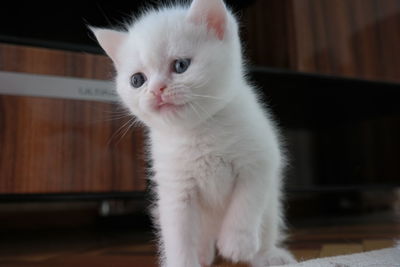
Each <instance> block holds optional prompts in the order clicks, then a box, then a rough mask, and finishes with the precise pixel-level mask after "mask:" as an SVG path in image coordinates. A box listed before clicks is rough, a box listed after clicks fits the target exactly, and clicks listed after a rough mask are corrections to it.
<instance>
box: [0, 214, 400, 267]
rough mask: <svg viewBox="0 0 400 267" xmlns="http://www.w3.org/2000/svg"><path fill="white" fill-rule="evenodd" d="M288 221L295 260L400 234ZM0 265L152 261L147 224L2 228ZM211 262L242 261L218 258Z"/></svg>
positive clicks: (369, 224) (369, 226)
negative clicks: (133, 226) (4, 229)
mask: <svg viewBox="0 0 400 267" xmlns="http://www.w3.org/2000/svg"><path fill="white" fill-rule="evenodd" d="M318 220H319V221H320V223H313V224H310V223H309V222H301V223H298V224H297V225H295V226H292V227H291V228H292V231H291V238H290V240H289V242H288V244H287V245H288V247H289V249H290V250H291V251H292V252H293V253H294V255H295V256H296V258H297V259H298V260H306V259H312V258H317V257H326V256H334V255H342V254H348V253H356V252H362V251H369V250H374V249H380V248H386V247H391V246H393V244H394V240H395V239H400V220H399V218H398V217H393V218H391V219H387V218H386V219H380V218H379V216H378V217H374V219H368V220H362V219H358V220H348V221H341V222H339V221H335V220H333V221H330V220H328V219H316V220H314V222H317V221H318ZM0 234H1V236H2V237H1V239H0V266H7V267H13V266H45V267H50V266H51V267H57V266H60V267H63V266H68V267H83V266H84V267H88V266H96V267H102V266H104V267H106V266H107V267H128V266H129V267H132V266H140V267H147V266H157V257H156V255H157V254H156V247H155V245H154V242H153V241H152V239H153V238H154V237H153V235H152V234H151V232H150V231H149V229H148V228H145V227H135V229H130V228H129V227H126V224H123V225H120V226H118V225H117V226H115V225H114V226H113V227H112V228H110V227H103V226H101V227H98V226H96V227H91V228H90V227H89V228H70V229H62V228H61V229H60V228H54V229H51V228H47V229H39V230H29V231H27V230H20V229H19V230H18V231H15V230H14V231H11V232H10V231H8V232H1V233H0ZM215 266H220V267H221V266H224V267H227V266H246V265H243V264H236V265H234V264H230V263H227V262H224V261H222V260H220V259H219V260H218V261H217V263H216V264H215Z"/></svg>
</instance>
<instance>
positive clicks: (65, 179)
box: [0, 44, 146, 194]
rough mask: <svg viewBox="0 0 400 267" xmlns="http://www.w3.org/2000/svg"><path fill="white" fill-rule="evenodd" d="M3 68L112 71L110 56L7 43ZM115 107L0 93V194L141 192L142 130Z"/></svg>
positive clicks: (0, 51)
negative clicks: (108, 57)
mask: <svg viewBox="0 0 400 267" xmlns="http://www.w3.org/2000/svg"><path fill="white" fill-rule="evenodd" d="M0 71H7V72H18V73H29V74H46V75H54V76H63V77H78V78H88V79H103V80H108V79H111V77H112V75H113V69H112V66H111V62H110V61H109V60H108V59H107V58H106V57H105V56H100V55H90V54H85V53H73V52H66V51H61V50H51V49H43V48H33V47H24V46H14V45H6V44H0ZM0 86H4V85H2V84H1V80H0ZM118 110H119V109H118V104H113V103H107V102H98V101H86V100H74V99H62V98H61V99H60V98H47V97H32V96H16V95H1V94H0V194H17V193H19V194H20V193H23V194H35V193H56V194H57V193H89V192H90V193H107V192H137V191H143V190H144V189H145V187H146V180H145V157H144V156H145V155H144V150H143V131H142V129H141V128H133V129H131V130H129V131H126V129H125V128H124V129H122V128H121V127H124V125H125V127H126V126H128V125H129V122H128V120H129V117H125V118H122V119H115V117H116V116H117V117H121V114H120V113H119V112H120V111H118ZM116 113H118V114H116ZM122 135H124V136H122Z"/></svg>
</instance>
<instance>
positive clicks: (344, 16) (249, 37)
mask: <svg viewBox="0 0 400 267" xmlns="http://www.w3.org/2000/svg"><path fill="white" fill-rule="evenodd" d="M242 21H243V25H244V27H243V28H244V37H245V41H246V44H247V46H248V50H249V53H248V55H249V57H250V60H251V62H253V63H255V64H257V65H264V66H271V67H280V68H289V69H293V70H297V71H304V72H317V73H323V74H332V75H339V76H351V77H358V78H365V79H372V80H387V81H400V53H398V46H399V43H400V0H329V1H321V0H271V1H261V0H258V1H256V2H255V4H254V5H253V6H252V7H250V8H249V9H247V10H246V11H245V14H244V15H243V19H242Z"/></svg>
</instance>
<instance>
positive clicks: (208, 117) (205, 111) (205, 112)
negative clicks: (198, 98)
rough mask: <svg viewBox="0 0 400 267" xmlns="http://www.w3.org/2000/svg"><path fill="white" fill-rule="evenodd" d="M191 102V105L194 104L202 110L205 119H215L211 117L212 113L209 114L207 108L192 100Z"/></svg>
mask: <svg viewBox="0 0 400 267" xmlns="http://www.w3.org/2000/svg"><path fill="white" fill-rule="evenodd" d="M192 104H193V105H196V106H197V107H198V108H200V109H201V111H203V113H204V114H206V116H207V119H210V120H212V121H215V119H214V118H213V117H212V115H211V114H210V113H209V112H208V111H207V110H205V109H204V108H203V107H202V106H201V105H200V104H199V103H196V102H192Z"/></svg>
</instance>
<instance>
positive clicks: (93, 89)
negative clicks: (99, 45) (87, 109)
mask: <svg viewBox="0 0 400 267" xmlns="http://www.w3.org/2000/svg"><path fill="white" fill-rule="evenodd" d="M0 94H5V95H17V96H33V97H50V98H63V99H77V100H92V101H93V100H94V101H117V100H118V97H117V93H116V92H115V90H114V85H113V83H112V82H107V81H100V80H91V79H78V78H68V77H59V76H49V75H38V74H25V73H16V72H6V71H0Z"/></svg>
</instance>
